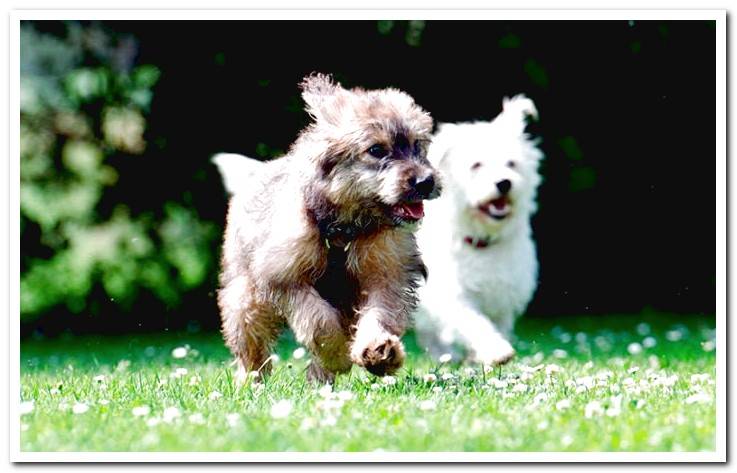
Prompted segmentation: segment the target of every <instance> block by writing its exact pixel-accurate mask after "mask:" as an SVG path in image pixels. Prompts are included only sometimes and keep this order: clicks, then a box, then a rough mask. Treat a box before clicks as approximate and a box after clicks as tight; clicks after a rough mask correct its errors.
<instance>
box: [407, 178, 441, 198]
mask: <svg viewBox="0 0 737 473" xmlns="http://www.w3.org/2000/svg"><path fill="white" fill-rule="evenodd" d="M410 185H411V186H412V187H414V189H415V191H416V192H417V193H418V194H419V195H420V197H422V198H423V199H427V198H428V197H430V194H432V193H433V192H434V191H435V176H433V175H432V174H428V175H427V176H425V177H422V178H420V179H419V180H417V178H415V177H412V178H410Z"/></svg>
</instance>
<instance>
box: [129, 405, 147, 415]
mask: <svg viewBox="0 0 737 473" xmlns="http://www.w3.org/2000/svg"><path fill="white" fill-rule="evenodd" d="M131 412H132V413H133V417H143V416H147V415H148V414H149V412H151V408H150V407H148V406H137V407H134V408H133V409H132V410H131Z"/></svg>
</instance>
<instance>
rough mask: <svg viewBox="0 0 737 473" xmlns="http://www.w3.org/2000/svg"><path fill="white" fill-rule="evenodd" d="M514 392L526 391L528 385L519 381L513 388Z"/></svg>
mask: <svg viewBox="0 0 737 473" xmlns="http://www.w3.org/2000/svg"><path fill="white" fill-rule="evenodd" d="M512 392H513V393H524V392H527V385H526V384H525V383H517V384H515V385H514V387H513V388H512Z"/></svg>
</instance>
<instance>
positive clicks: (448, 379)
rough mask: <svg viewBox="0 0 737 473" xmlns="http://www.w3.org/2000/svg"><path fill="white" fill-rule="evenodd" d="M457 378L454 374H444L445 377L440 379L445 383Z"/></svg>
mask: <svg viewBox="0 0 737 473" xmlns="http://www.w3.org/2000/svg"><path fill="white" fill-rule="evenodd" d="M454 378H455V376H454V375H453V373H443V375H442V376H441V377H440V379H442V380H443V381H450V380H451V379H454Z"/></svg>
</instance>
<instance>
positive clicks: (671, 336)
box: [665, 330, 683, 342]
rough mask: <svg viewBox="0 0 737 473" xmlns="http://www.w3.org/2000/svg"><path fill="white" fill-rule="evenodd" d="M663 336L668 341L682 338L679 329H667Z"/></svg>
mask: <svg viewBox="0 0 737 473" xmlns="http://www.w3.org/2000/svg"><path fill="white" fill-rule="evenodd" d="M665 338H666V339H667V340H668V341H669V342H677V341H679V340H681V339H682V338H683V332H681V331H680V330H668V331H667V332H665Z"/></svg>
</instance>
